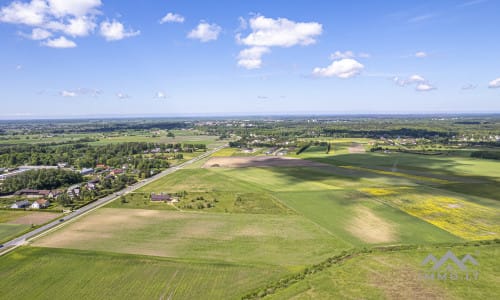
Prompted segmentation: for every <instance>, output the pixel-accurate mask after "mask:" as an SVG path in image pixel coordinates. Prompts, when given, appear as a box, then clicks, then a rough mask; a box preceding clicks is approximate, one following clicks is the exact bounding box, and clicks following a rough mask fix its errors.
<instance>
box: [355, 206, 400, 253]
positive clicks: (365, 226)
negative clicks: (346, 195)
mask: <svg viewBox="0 0 500 300" xmlns="http://www.w3.org/2000/svg"><path fill="white" fill-rule="evenodd" d="M347 231H349V232H350V233H351V234H353V235H354V236H355V237H357V238H359V239H360V240H362V241H364V242H367V243H373V244H376V243H389V242H393V241H395V240H396V239H397V234H396V230H395V228H394V225H393V224H391V223H389V222H387V221H386V220H384V219H382V218H380V217H378V216H377V215H375V214H374V213H373V212H372V211H371V210H370V209H368V208H366V207H364V206H358V207H357V208H356V215H355V216H354V217H353V219H352V221H351V223H350V224H349V226H348V227H347Z"/></svg>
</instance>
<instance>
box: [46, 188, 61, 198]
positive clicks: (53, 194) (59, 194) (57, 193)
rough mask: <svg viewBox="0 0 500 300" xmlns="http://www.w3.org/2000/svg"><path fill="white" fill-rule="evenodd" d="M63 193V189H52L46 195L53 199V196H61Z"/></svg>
mask: <svg viewBox="0 0 500 300" xmlns="http://www.w3.org/2000/svg"><path fill="white" fill-rule="evenodd" d="M63 193H64V190H52V191H50V193H49V194H48V197H49V198H51V199H55V198H57V197H59V196H61V195H62V194H63Z"/></svg>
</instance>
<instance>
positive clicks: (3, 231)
mask: <svg viewBox="0 0 500 300" xmlns="http://www.w3.org/2000/svg"><path fill="white" fill-rule="evenodd" d="M29 228H30V226H29V225H25V224H0V243H3V242H4V241H8V240H9V239H11V238H13V237H15V236H16V235H18V234H20V233H23V232H24V231H26V230H28V229H29Z"/></svg>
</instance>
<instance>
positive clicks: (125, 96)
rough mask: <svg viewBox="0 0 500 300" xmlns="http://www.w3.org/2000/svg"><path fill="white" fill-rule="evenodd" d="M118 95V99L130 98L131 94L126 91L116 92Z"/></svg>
mask: <svg viewBox="0 0 500 300" xmlns="http://www.w3.org/2000/svg"><path fill="white" fill-rule="evenodd" d="M116 97H117V98H118V99H128V98H130V96H129V95H128V94H125V93H122V92H118V93H116Z"/></svg>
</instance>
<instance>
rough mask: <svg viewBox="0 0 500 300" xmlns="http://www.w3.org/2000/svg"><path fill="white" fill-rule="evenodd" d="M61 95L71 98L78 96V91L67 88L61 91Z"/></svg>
mask: <svg viewBox="0 0 500 300" xmlns="http://www.w3.org/2000/svg"><path fill="white" fill-rule="evenodd" d="M60 95H61V96H63V97H71V98H73V97H76V96H77V95H76V92H73V91H66V90H65V91H61V93H60Z"/></svg>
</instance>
